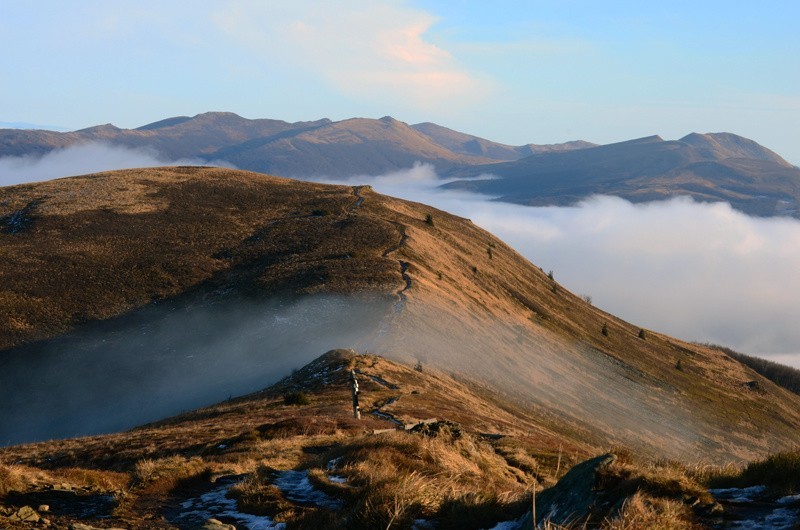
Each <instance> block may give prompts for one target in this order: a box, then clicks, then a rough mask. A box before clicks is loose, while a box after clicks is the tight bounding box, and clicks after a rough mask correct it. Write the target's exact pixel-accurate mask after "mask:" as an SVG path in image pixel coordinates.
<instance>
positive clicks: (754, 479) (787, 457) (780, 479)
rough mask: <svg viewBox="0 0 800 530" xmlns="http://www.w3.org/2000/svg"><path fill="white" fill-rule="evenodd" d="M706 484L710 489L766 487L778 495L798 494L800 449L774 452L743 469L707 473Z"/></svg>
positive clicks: (733, 468)
mask: <svg viewBox="0 0 800 530" xmlns="http://www.w3.org/2000/svg"><path fill="white" fill-rule="evenodd" d="M706 483H707V484H708V485H709V486H710V487H713V488H730V487H736V488H747V487H750V486H766V487H767V488H769V489H770V490H771V491H772V492H773V493H775V494H779V495H793V494H797V493H800V449H796V450H794V451H786V452H783V453H776V454H773V455H770V456H768V457H767V458H765V459H763V460H757V461H755V462H750V463H749V464H747V465H746V466H744V467H735V466H729V467H728V468H725V469H720V470H718V471H716V472H710V473H709V474H708V477H707V479H706Z"/></svg>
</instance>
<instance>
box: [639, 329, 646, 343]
mask: <svg viewBox="0 0 800 530" xmlns="http://www.w3.org/2000/svg"><path fill="white" fill-rule="evenodd" d="M639 338H640V339H642V340H647V333H646V332H645V331H644V329H640V330H639Z"/></svg>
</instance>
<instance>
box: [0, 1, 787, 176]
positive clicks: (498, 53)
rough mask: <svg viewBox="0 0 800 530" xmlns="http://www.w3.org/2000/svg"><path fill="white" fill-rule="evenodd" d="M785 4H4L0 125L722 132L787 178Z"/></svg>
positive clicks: (516, 139)
mask: <svg viewBox="0 0 800 530" xmlns="http://www.w3.org/2000/svg"><path fill="white" fill-rule="evenodd" d="M798 20H800V4H798V3H796V2H792V1H762V2H749V1H747V2H745V1H738V2H737V1H731V0H728V1H727V2H716V1H703V2H697V1H694V2H683V1H673V2H668V3H653V2H588V1H587V2H577V1H560V2H535V1H528V2H503V1H496V2H491V3H487V2H441V1H437V2H433V1H429V2H425V1H414V2H386V1H381V0H374V1H370V2H360V1H350V0H342V1H339V2H311V1H302V0H301V1H296V2H291V3H289V2H268V1H192V2H188V1H185V2H179V1H172V2H165V1H163V0H161V1H158V2H155V1H150V0H137V1H128V0H118V1H114V2H107V1H98V0H76V1H73V2H62V1H54V0H39V1H36V2H31V1H28V0H4V1H3V2H1V3H0V46H2V49H3V50H4V53H3V54H2V55H0V72H3V82H2V83H0V122H28V123H40V124H42V123H43V124H51V125H60V126H64V127H67V128H80V127H86V126H89V125H95V124H99V123H107V122H111V123H114V124H116V125H118V126H121V127H136V126H139V125H143V124H145V123H148V122H152V121H155V120H158V119H162V118H164V117H168V116H175V115H194V114H198V113H201V112H205V111H209V110H228V111H232V112H236V113H238V114H240V115H242V116H245V117H248V118H259V117H269V118H278V119H285V120H288V121H297V120H310V119H318V118H320V117H329V118H331V119H344V118H348V117H353V116H366V117H375V118H377V117H381V116H384V115H392V116H394V117H396V118H398V119H401V120H403V121H406V122H409V123H415V122H419V121H434V122H437V123H440V124H442V125H445V126H448V127H451V128H454V129H458V130H462V131H464V132H469V133H472V134H476V135H479V136H483V137H487V138H490V139H493V140H497V141H502V142H506V143H512V144H522V143H528V142H533V143H551V142H560V141H566V140H573V139H585V140H589V141H594V142H598V143H607V142H613V141H619V140H625V139H629V138H634V137H640V136H646V135H650V134H660V135H662V136H663V137H665V138H667V139H673V138H678V137H681V136H683V135H685V134H687V133H689V132H692V131H697V132H719V131H728V132H734V133H737V134H741V135H743V136H747V137H749V138H752V139H754V140H756V141H758V142H759V143H762V144H764V145H766V146H767V147H770V148H771V149H773V150H775V151H777V152H778V153H779V154H781V155H783V156H784V157H785V158H787V159H788V160H789V161H791V162H793V163H795V164H800V37H799V36H798V35H800V31H798V29H800V28H798V22H797V21H798Z"/></svg>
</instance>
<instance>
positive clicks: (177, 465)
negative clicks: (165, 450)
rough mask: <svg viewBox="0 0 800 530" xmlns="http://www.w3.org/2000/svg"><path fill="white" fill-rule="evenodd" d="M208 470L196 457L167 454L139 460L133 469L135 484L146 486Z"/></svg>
mask: <svg viewBox="0 0 800 530" xmlns="http://www.w3.org/2000/svg"><path fill="white" fill-rule="evenodd" d="M207 471H208V466H207V464H206V463H205V462H204V461H203V460H202V459H201V458H198V457H193V458H185V457H183V456H168V457H165V458H159V459H156V460H152V459H149V458H146V459H143V460H140V461H138V462H137V463H136V465H135V466H134V469H133V479H134V482H135V484H136V485H138V486H146V485H148V484H151V483H153V482H156V481H158V482H171V483H177V482H178V481H179V480H181V479H184V478H187V477H191V476H195V475H201V474H203V473H205V472H207Z"/></svg>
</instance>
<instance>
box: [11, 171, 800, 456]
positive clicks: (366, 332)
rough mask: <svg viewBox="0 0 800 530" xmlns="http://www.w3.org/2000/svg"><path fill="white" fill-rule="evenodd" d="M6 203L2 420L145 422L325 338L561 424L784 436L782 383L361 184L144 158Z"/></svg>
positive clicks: (645, 437)
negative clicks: (606, 306)
mask: <svg viewBox="0 0 800 530" xmlns="http://www.w3.org/2000/svg"><path fill="white" fill-rule="evenodd" d="M0 205H2V207H3V210H2V212H0V219H2V221H0V223H2V226H1V227H0V242H1V243H2V244H0V259H2V262H3V264H4V266H3V267H2V268H1V269H0V274H1V275H2V276H1V277H0V284H1V285H2V286H3V290H2V292H0V300H1V301H2V304H0V307H2V311H3V314H2V319H0V326H2V327H0V343H1V344H2V348H3V351H2V352H0V363H2V368H3V369H2V370H0V374H2V377H3V380H2V381H0V383H1V384H0V389H2V393H3V394H2V396H0V398H2V400H3V402H5V403H12V404H14V406H12V407H10V408H9V409H8V410H9V412H7V413H6V414H7V415H10V414H12V413H13V414H14V415H13V416H12V418H13V419H12V420H10V421H4V422H2V428H3V429H4V432H2V433H0V440H3V439H5V440H8V439H15V440H16V441H17V442H19V441H23V440H19V439H18V438H16V437H17V436H18V434H17V431H19V432H26V433H27V434H25V436H28V439H29V440H32V439H39V438H38V437H40V436H43V434H42V433H41V432H40V433H39V434H38V435H37V434H36V433H35V432H33V431H32V432H27V431H26V429H27V427H25V428H22V426H23V425H26V426H27V425H28V424H29V423H30V424H31V425H33V424H35V423H36V422H39V423H40V424H41V425H42V428H43V429H44V428H53V425H56V426H58V427H64V429H66V430H61V431H58V433H59V434H58V435H59V436H65V435H68V433H69V427H70V420H69V418H71V417H72V416H70V415H76V417H77V416H80V415H81V412H82V411H83V412H84V416H86V415H87V414H86V410H88V409H84V407H89V406H91V407H95V408H93V409H91V410H93V411H94V413H93V414H89V416H97V417H105V416H107V415H109V411H114V412H113V414H110V415H111V416H112V417H114V418H116V419H122V420H124V419H125V418H126V414H127V412H126V411H127V410H128V405H130V408H132V409H133V410H134V412H136V414H139V415H135V416H130V420H129V421H130V422H131V423H129V424H128V426H132V425H134V424H136V423H142V422H143V421H148V420H147V419H146V418H145V417H144V416H141V414H142V413H146V412H147V411H148V408H149V406H150V405H149V403H151V402H158V403H164V402H168V403H171V404H172V406H173V407H174V408H173V410H172V412H170V411H169V410H168V409H166V408H162V409H159V410H158V411H157V414H156V413H155V412H153V414H154V415H153V416H152V417H151V418H150V420H155V419H157V418H158V417H163V416H165V415H167V414H170V413H171V414H174V413H177V412H179V411H180V410H187V409H189V408H194V407H196V406H199V405H202V404H208V403H211V402H214V401H219V400H220V399H223V398H224V397H226V396H228V395H237V394H242V393H245V392H247V391H252V390H255V389H258V388H263V387H264V386H267V385H268V384H270V383H271V382H274V381H277V379H278V378H280V377H281V376H283V375H284V374H286V373H288V371H289V370H291V368H292V367H297V366H300V365H302V364H304V363H305V362H307V361H309V360H310V359H312V358H313V357H314V356H315V355H318V354H319V351H324V348H325V347H324V346H322V345H323V344H328V346H327V348H330V347H335V346H347V347H356V348H358V349H359V350H361V351H363V350H369V351H370V352H374V353H377V354H380V355H383V356H386V357H389V358H391V359H395V360H399V361H403V362H406V363H410V364H414V363H417V362H419V363H421V364H422V365H423V366H425V367H431V368H437V369H441V370H445V371H447V372H449V373H452V374H453V375H455V376H457V377H466V378H469V379H471V380H473V381H477V382H479V383H480V384H483V385H486V387H487V388H489V389H492V392H495V393H497V395H498V396H500V397H502V399H504V400H506V401H509V402H513V403H516V406H521V407H525V408H526V409H527V410H530V411H533V414H534V416H535V417H536V418H537V420H536V423H537V424H538V425H539V426H540V427H541V428H546V429H548V430H549V431H553V429H556V428H555V427H554V425H557V426H558V427H557V429H556V430H557V431H558V432H559V436H560V437H562V438H563V440H565V442H566V441H569V442H570V443H574V444H586V443H588V444H592V445H593V446H601V445H604V444H612V443H623V444H625V445H628V446H631V447H635V448H637V450H640V451H643V452H644V453H647V454H654V455H670V456H675V457H684V458H690V459H692V460H730V459H748V458H752V457H755V456H759V455H763V454H764V453H765V452H767V451H773V450H780V449H784V448H787V447H789V446H791V444H793V443H795V442H796V433H797V429H798V426H800V412H798V411H800V397H798V396H797V395H795V394H792V393H790V392H788V391H785V390H783V389H781V388H779V387H777V386H776V385H774V384H773V383H771V382H770V381H768V380H766V379H764V378H762V377H761V376H759V375H758V374H756V373H755V372H753V371H752V370H750V369H749V368H747V367H745V366H744V365H743V364H741V363H739V362H737V361H735V360H733V359H731V358H730V357H728V356H727V355H725V354H724V353H723V352H721V351H719V350H717V349H714V348H710V347H704V346H698V345H693V344H687V343H683V342H681V341H678V340H675V339H672V338H670V337H667V336H664V335H661V334H658V333H656V332H647V333H646V339H643V338H640V329H639V328H638V327H637V326H635V325H634V324H630V323H627V322H624V321H622V320H619V319H617V318H615V317H614V316H612V315H609V314H607V313H604V312H603V311H601V310H599V309H597V308H595V307H593V306H591V305H590V304H588V303H586V302H584V301H583V300H581V299H580V298H579V297H577V296H575V295H573V294H572V293H570V292H568V291H567V290H566V289H564V288H563V287H561V286H560V285H558V284H557V283H556V282H554V281H553V280H552V279H550V278H548V276H547V275H546V274H544V273H543V272H542V271H541V270H540V269H538V268H536V267H534V266H533V265H531V264H530V263H529V262H528V261H527V260H525V259H524V258H522V257H521V256H520V255H519V254H517V253H516V252H514V251H513V250H512V249H511V248H509V247H508V246H507V245H505V244H504V243H502V242H501V241H499V240H497V239H496V238H494V237H493V236H492V235H491V234H489V233H487V232H485V231H483V230H481V229H480V228H478V227H476V226H474V225H473V224H472V223H471V222H469V221H468V220H466V219H462V218H458V217H455V216H452V215H449V214H447V213H445V212H442V211H439V210H436V209H433V208H431V207H428V206H425V205H422V204H417V203H411V202H407V201H402V200H399V199H393V198H390V197H385V196H381V195H379V194H376V193H375V192H373V191H372V190H371V189H369V188H368V187H344V186H328V185H320V184H312V183H304V182H299V181H292V180H286V179H280V178H276V177H269V176H265V175H261V174H255V173H246V172H241V171H233V170H222V169H213V168H155V169H143V170H126V171H118V172H110V173H102V174H97V175H88V176H83V177H75V178H68V179H60V180H55V181H50V182H44V183H38V184H30V185H22V186H14V187H8V188H2V189H0ZM303 304H305V305H303ZM604 327H605V328H606V332H605V333H603V332H602V329H603V328H604ZM331 342H333V344H331ZM122 347H125V348H128V349H127V350H125V349H122V350H119V348H122ZM121 351H126V352H127V351H129V352H130V353H129V354H122V353H120V352H121ZM66 352H69V353H66ZM119 359H123V360H124V362H122V363H120V362H119ZM198 359H202V362H200V361H199V360H198ZM64 360H66V362H65V361H64ZM170 361H179V362H173V363H171V364H170ZM30 363H35V364H30ZM81 363H85V365H86V368H85V370H89V372H85V373H89V374H91V377H88V376H87V377H86V378H85V380H84V381H82V383H81V384H82V386H81V389H82V390H81V392H76V391H75V385H74V384H72V383H73V381H74V380H75V378H80V377H81V376H82V374H84V371H85V370H84V369H83V368H81V366H83V365H82V364H81ZM137 363H138V364H137ZM158 363H167V364H158ZM160 366H168V367H169V369H167V368H163V369H162V368H159V367H160ZM67 367H69V368H67ZM88 367H91V368H88ZM32 371H33V373H36V374H37V375H36V377H27V376H26V374H31V373H32ZM67 373H69V374H70V375H69V376H68V377H65V375H66V374H67ZM131 374H135V382H131V381H130V379H131ZM154 377H155V378H157V380H156V381H155V382H153V378H154ZM240 379H246V385H241V384H239V386H237V381H239V380H240ZM124 381H129V382H128V383H125V384H123V383H122V382H124ZM64 383H66V384H64ZM248 388H249V389H250V390H248ZM137 391H138V392H139V393H138V394H137ZM119 392H125V394H124V395H122V396H121V397H120V396H118V395H117V394H118V393H119ZM228 392H230V394H229V393H228ZM97 395H102V396H104V399H102V400H98V399H96V396H97ZM33 396H35V398H33ZM215 396H216V397H215ZM156 398H157V399H156ZM48 399H49V401H48ZM117 399H120V400H122V399H127V400H128V401H125V402H124V403H125V404H126V405H125V406H123V405H122V404H120V403H122V402H120V401H115V400H117ZM192 399H194V402H192ZM192 403H193V404H192ZM76 404H77V405H76ZM25 407H29V408H27V409H26V408H25ZM30 407H33V408H30ZM54 415H57V418H58V420H56V417H55V416H54ZM26 418H28V419H26ZM32 418H35V419H36V421H33V420H32ZM7 419H8V417H7ZM76 421H77V420H76ZM120 421H121V420H120ZM76 425H77V423H76ZM72 428H73V429H77V432H75V431H73V434H77V433H79V432H82V433H88V432H92V427H87V426H81V427H79V428H78V427H75V426H74V425H73V427H72ZM119 428H123V427H122V426H120V425H116V424H115V425H113V426H111V425H106V426H103V427H98V426H96V425H95V426H94V427H93V429H94V431H93V432H107V431H108V430H116V429H119Z"/></svg>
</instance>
